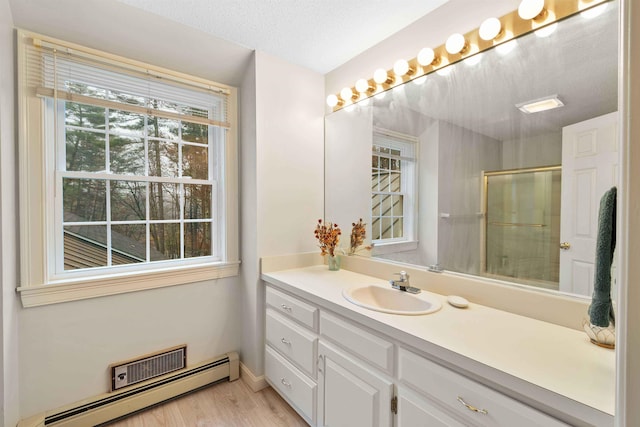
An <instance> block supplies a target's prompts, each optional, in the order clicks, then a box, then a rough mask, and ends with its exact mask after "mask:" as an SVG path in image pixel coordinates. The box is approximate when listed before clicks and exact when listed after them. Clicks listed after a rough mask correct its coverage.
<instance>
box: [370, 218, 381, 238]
mask: <svg viewBox="0 0 640 427" xmlns="http://www.w3.org/2000/svg"><path fill="white" fill-rule="evenodd" d="M371 238H372V239H373V240H380V218H374V219H373V221H371Z"/></svg>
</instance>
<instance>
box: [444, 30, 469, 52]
mask: <svg viewBox="0 0 640 427" xmlns="http://www.w3.org/2000/svg"><path fill="white" fill-rule="evenodd" d="M466 45H467V41H466V40H465V38H464V36H463V35H462V34H460V33H454V34H451V35H450V36H449V38H448V39H447V43H446V44H445V48H446V49H447V52H449V53H450V54H452V55H454V54H456V53H461V52H462V51H463V50H464V48H465V46H466Z"/></svg>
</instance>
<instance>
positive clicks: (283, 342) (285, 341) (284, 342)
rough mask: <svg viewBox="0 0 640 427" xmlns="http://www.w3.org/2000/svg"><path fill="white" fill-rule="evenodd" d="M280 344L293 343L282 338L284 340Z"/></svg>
mask: <svg viewBox="0 0 640 427" xmlns="http://www.w3.org/2000/svg"><path fill="white" fill-rule="evenodd" d="M280 342H281V343H282V344H286V345H291V341H287V340H285V339H284V338H282V339H281V340H280Z"/></svg>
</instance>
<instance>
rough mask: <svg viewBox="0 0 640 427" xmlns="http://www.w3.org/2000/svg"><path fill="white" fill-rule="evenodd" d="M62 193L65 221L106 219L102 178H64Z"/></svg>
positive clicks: (105, 194) (104, 189) (104, 191)
mask: <svg viewBox="0 0 640 427" xmlns="http://www.w3.org/2000/svg"><path fill="white" fill-rule="evenodd" d="M62 195H63V201H62V204H63V209H64V221H65V222H81V221H82V222H84V221H86V222H90V221H105V220H106V219H107V204H106V200H107V192H106V186H105V182H104V181H103V180H97V179H72V178H64V179H63V180H62Z"/></svg>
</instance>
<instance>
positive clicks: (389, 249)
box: [371, 240, 418, 256]
mask: <svg viewBox="0 0 640 427" xmlns="http://www.w3.org/2000/svg"><path fill="white" fill-rule="evenodd" d="M416 249H418V242H417V241H416V240H412V241H409V242H406V241H405V242H389V243H375V244H374V245H373V249H372V251H371V255H372V256H376V255H386V254H390V253H395V252H405V251H413V250H416Z"/></svg>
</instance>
